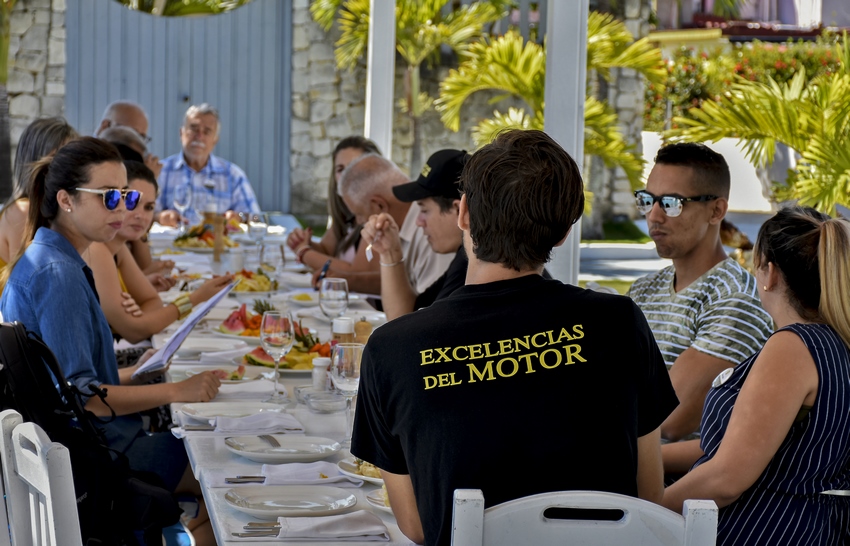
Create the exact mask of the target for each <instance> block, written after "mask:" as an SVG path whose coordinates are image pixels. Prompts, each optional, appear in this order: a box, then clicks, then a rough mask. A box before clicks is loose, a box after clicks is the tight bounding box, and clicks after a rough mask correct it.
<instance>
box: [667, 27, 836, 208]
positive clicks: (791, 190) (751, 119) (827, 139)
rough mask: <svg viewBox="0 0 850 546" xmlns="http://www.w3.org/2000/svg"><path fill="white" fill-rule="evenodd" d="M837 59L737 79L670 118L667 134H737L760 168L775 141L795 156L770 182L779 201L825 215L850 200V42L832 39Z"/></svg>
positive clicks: (686, 137) (695, 137)
mask: <svg viewBox="0 0 850 546" xmlns="http://www.w3.org/2000/svg"><path fill="white" fill-rule="evenodd" d="M835 48H836V53H837V56H838V58H839V62H840V65H839V67H838V69H837V70H836V71H835V72H834V73H832V74H823V75H821V76H818V77H816V78H814V79H812V80H811V81H809V82H807V81H806V73H805V69H803V70H800V71H799V72H798V73H796V74H795V75H794V77H793V78H792V79H791V80H790V81H789V82H787V83H784V84H778V83H776V82H775V81H773V80H769V81H768V82H767V83H758V82H754V81H749V80H745V79H739V80H738V81H737V82H736V83H735V84H734V85H733V87H732V91H731V93H729V94H727V95H726V96H725V97H723V98H722V99H721V100H720V102H714V101H705V102H703V104H702V107H701V108H700V109H696V108H694V109H691V110H690V111H689V113H690V115H691V116H692V117H693V119H686V118H676V119H675V121H676V122H677V123H678V124H680V127H679V128H677V129H673V130H670V131H667V132H666V133H665V137H666V138H671V139H675V140H682V141H688V142H703V141H706V140H709V141H712V142H716V141H717V140H720V139H721V138H724V137H736V138H738V139H740V140H741V142H742V144H743V148H744V151H745V152H746V154H747V157H748V159H749V160H750V161H751V162H752V163H753V164H755V165H756V166H758V167H763V166H767V165H769V164H770V163H771V162H772V161H773V156H774V152H775V147H776V143H777V142H781V143H783V144H785V145H787V146H788V147H789V148H791V149H792V150H794V151H795V152H797V154H799V156H800V160H799V161H798V164H797V166H796V167H795V169H794V170H793V171H791V172H789V178H788V180H787V181H786V183H785V184H774V186H773V191H774V197H775V199H776V200H778V201H783V200H797V201H799V203H800V204H803V205H809V206H812V207H815V208H817V209H819V210H821V211H823V212H826V213H828V214H834V213H835V206H836V205H842V206H845V207H848V206H850V65H848V63H850V42H848V40H847V35H846V33H845V35H844V37H843V40H842V41H841V42H840V43H839V44H836V46H835Z"/></svg>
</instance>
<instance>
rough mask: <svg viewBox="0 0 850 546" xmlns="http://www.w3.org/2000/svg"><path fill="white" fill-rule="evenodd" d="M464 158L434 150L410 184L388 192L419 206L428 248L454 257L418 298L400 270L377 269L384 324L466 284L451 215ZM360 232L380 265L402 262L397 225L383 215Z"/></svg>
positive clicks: (460, 237)
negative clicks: (385, 317)
mask: <svg viewBox="0 0 850 546" xmlns="http://www.w3.org/2000/svg"><path fill="white" fill-rule="evenodd" d="M468 157H469V154H467V153H466V152H465V151H463V150H440V151H439V152H436V153H434V154H433V155H432V156H431V157H429V158H428V161H427V162H426V164H425V167H424V168H423V169H422V174H420V175H419V178H417V179H416V181H414V182H410V183H408V184H401V185H399V186H394V187H393V189H392V191H393V195H395V197H396V198H398V200H399V201H401V202H403V203H412V202H416V204H417V205H418V206H419V214H418V215H417V216H416V225H417V226H418V227H419V228H420V229H421V230H422V231H423V233H424V234H425V237H426V238H427V240H428V244H429V245H430V246H431V250H433V251H434V252H436V253H438V254H451V253H455V257H454V259H453V260H452V263H451V264H450V265H449V268H448V269H447V270H446V272H445V273H443V275H442V276H441V277H440V278H439V279H437V280H436V281H435V282H434V283H433V284H432V285H431V286H429V287H428V288H426V289H425V290H424V291H423V292H422V293H421V294H419V295H417V294H416V291H415V290H414V289H413V287H412V286H411V284H410V281H409V279H408V277H407V275H406V274H405V273H404V269H402V268H396V267H390V268H383V269H382V271H381V300H382V304H383V307H384V312H385V313H386V314H387V318H388V319H389V320H392V319H394V318H397V317H400V316H401V315H405V314H407V313H410V312H412V311H414V310H416V309H419V308H422V307H427V306H429V305H431V304H432V303H434V302H435V301H436V300H438V299H442V298H444V297H446V296H448V295H449V294H451V293H452V292H454V291H455V290H456V289H458V288H460V287H461V286H463V284H464V281H465V280H466V264H467V260H466V252H465V251H464V249H463V245H462V243H463V235H462V232H461V230H460V228H458V227H457V216H458V205H459V204H460V191H459V188H458V179H459V178H460V173H461V172H462V171H463V165H464V163H465V162H466V160H467V159H468ZM362 234H363V238H364V240H365V241H366V242H367V243H369V244H370V245H371V249H372V251H373V252H375V253H376V254H378V256H379V257H380V260H381V263H382V264H391V263H395V262H398V261H400V260H401V259H402V256H403V253H402V248H401V240H400V239H399V228H398V224H396V223H395V221H394V220H393V218H392V216H390V215H389V214H387V213H380V214H375V215H372V216H371V217H370V218H369V221H368V222H367V223H366V224H365V225H364V226H363V231H362Z"/></svg>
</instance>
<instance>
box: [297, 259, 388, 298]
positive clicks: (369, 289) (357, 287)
mask: <svg viewBox="0 0 850 546" xmlns="http://www.w3.org/2000/svg"><path fill="white" fill-rule="evenodd" d="M373 261H374V260H373ZM378 267H380V265H378ZM319 272H320V270H319V269H317V270H316V271H314V272H313V287H315V288H318V285H317V284H316V283H317V282H318V278H319ZM327 276H328V277H337V278H340V279H345V280H347V281H348V289H349V290H351V291H352V292H362V293H364V294H380V293H381V272H380V271H342V270H338V269H334V268H333V263H331V268H330V269H328V274H327Z"/></svg>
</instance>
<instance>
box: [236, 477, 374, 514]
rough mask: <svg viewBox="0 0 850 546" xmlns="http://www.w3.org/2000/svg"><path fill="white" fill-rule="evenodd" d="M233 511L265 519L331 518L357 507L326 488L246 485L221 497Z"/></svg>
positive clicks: (353, 500) (352, 499) (337, 491)
mask: <svg viewBox="0 0 850 546" xmlns="http://www.w3.org/2000/svg"><path fill="white" fill-rule="evenodd" d="M224 500H225V502H227V504H229V505H230V506H231V507H232V508H234V509H236V510H239V511H240V512H244V513H246V514H248V515H249V516H254V517H255V518H259V519H265V520H276V519H277V518H279V517H304V516H330V515H333V514H339V513H342V512H345V511H346V510H348V509H349V508H351V507H353V506H354V505H355V504H357V497H355V496H354V494H352V493H351V491H350V490H349V491H346V490H345V489H340V488H339V487H328V486H326V485H248V486H243V487H235V488H233V489H231V490H229V491H228V492H227V493H225V494H224Z"/></svg>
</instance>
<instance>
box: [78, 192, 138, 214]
mask: <svg viewBox="0 0 850 546" xmlns="http://www.w3.org/2000/svg"><path fill="white" fill-rule="evenodd" d="M74 191H82V192H86V193H97V194H100V195H101V197H103V206H104V207H106V210H115V209H116V208H117V207H118V203H119V202H120V201H121V199H122V198H123V199H124V205H125V206H126V207H127V210H133V209H135V208H136V205H138V204H139V199H141V198H142V192H140V191H139V190H116V189H109V190H93V189H90V188H74Z"/></svg>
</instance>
